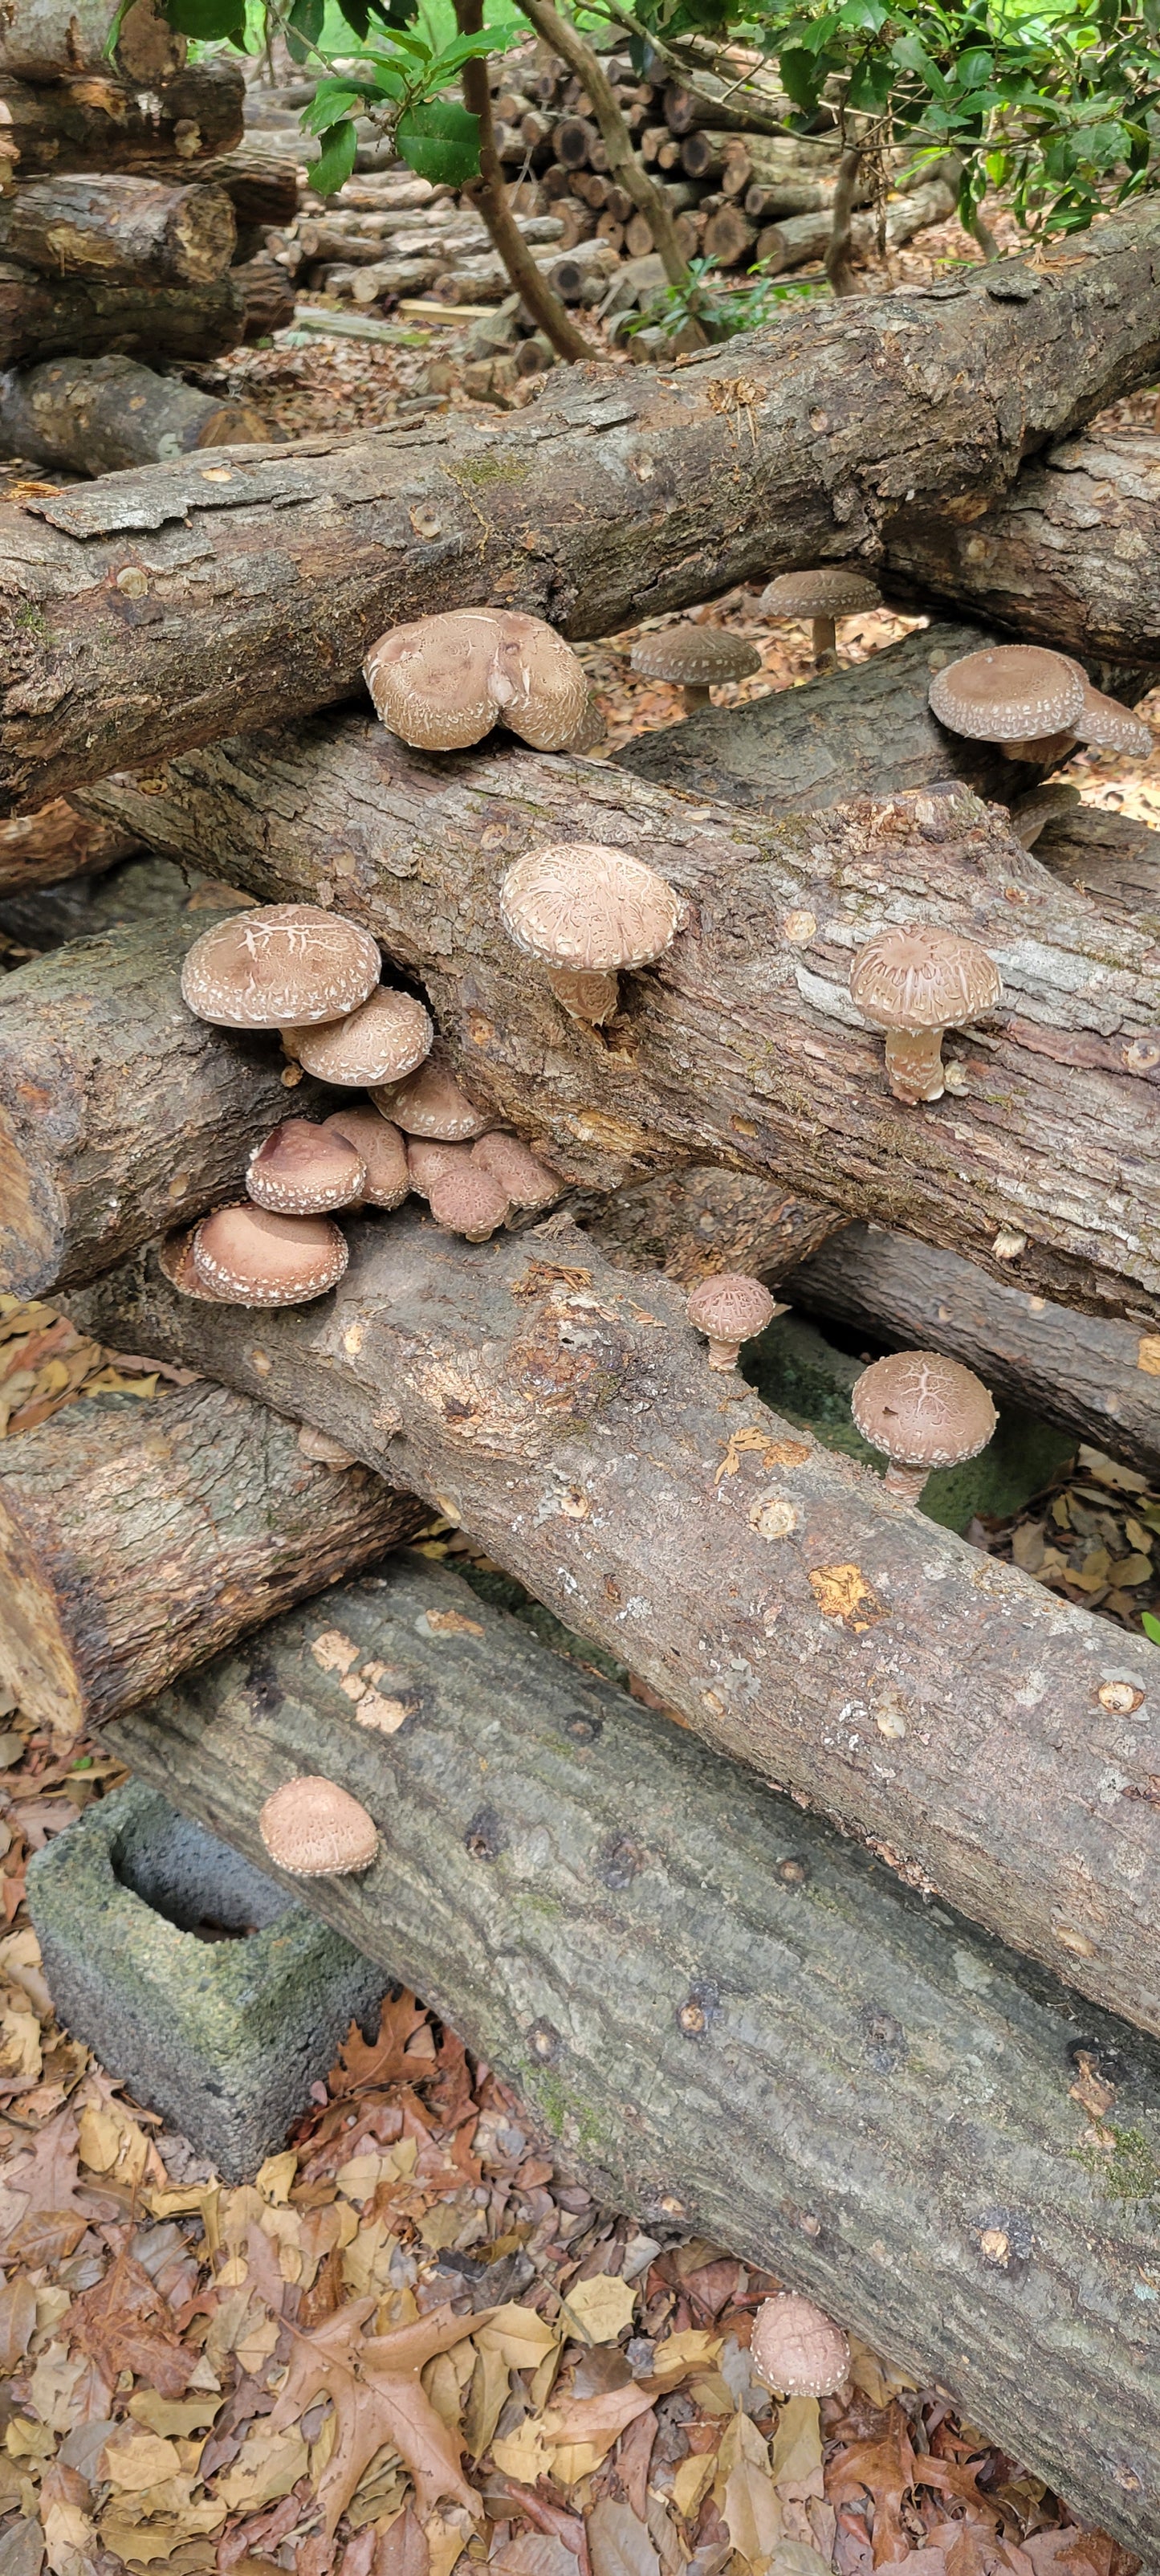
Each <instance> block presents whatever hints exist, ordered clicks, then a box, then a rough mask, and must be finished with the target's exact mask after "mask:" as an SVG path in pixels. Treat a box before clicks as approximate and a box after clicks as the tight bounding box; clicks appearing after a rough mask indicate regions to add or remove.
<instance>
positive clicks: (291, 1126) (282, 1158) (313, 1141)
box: [246, 1118, 366, 1216]
mask: <svg viewBox="0 0 1160 2576" xmlns="http://www.w3.org/2000/svg"><path fill="white" fill-rule="evenodd" d="M365 1180H366V1165H365V1163H364V1162H363V1159H362V1156H361V1154H359V1153H358V1152H357V1150H356V1148H355V1146H354V1145H353V1144H350V1143H348V1141H347V1139H346V1137H344V1136H335V1135H328V1134H327V1131H326V1129H325V1127H312V1126H311V1124H310V1122H309V1120H308V1119H306V1118H285V1119H283V1121H282V1124H281V1126H280V1127H273V1128H271V1130H270V1133H269V1135H268V1136H266V1137H264V1138H263V1140H262V1143H261V1144H260V1145H255V1147H254V1150H253V1152H252V1154H251V1156H250V1160H249V1163H248V1165H247V1168H246V1192H247V1196H248V1197H250V1198H252V1199H253V1201H254V1203H255V1205H256V1206H257V1207H262V1208H273V1209H274V1210H275V1212H276V1214H277V1215H279V1216H323V1215H325V1214H326V1212H327V1210H328V1209H329V1208H341V1207H351V1206H353V1205H354V1203H355V1201H356V1200H357V1199H358V1198H359V1197H360V1195H361V1193H362V1188H363V1183H364V1181H365Z"/></svg>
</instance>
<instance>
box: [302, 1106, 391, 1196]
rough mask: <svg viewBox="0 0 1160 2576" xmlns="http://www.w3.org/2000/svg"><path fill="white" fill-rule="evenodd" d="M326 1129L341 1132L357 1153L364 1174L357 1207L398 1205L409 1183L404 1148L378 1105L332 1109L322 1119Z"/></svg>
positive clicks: (340, 1134) (335, 1133)
mask: <svg viewBox="0 0 1160 2576" xmlns="http://www.w3.org/2000/svg"><path fill="white" fill-rule="evenodd" d="M323 1127H324V1129H325V1130H326V1131H327V1132H332V1133H333V1134H334V1135H336V1136H344V1137H345V1138H346V1140H347V1143H348V1144H350V1145H353V1147H354V1150H355V1152H356V1154H357V1155H358V1156H359V1157H360V1160H361V1162H362V1164H363V1167H364V1171H365V1174H366V1177H365V1179H364V1181H363V1185H362V1188H361V1190H360V1191H359V1194H358V1205H359V1206H360V1207H377V1208H397V1207H401V1206H402V1204H403V1201H404V1199H405V1198H406V1196H407V1193H408V1191H409V1189H410V1187H411V1175H410V1173H409V1171H408V1170H407V1149H406V1146H405V1145H404V1143H403V1139H402V1137H401V1135H400V1133H399V1130H398V1128H397V1127H393V1126H392V1124H391V1121H390V1119H389V1118H384V1116H383V1113H382V1111H381V1109H370V1108H363V1107H362V1106H361V1105H359V1106H357V1107H353V1108H350V1109H336V1110H335V1111H334V1112H333V1114H332V1116H331V1117H329V1118H326V1119H324V1120H323Z"/></svg>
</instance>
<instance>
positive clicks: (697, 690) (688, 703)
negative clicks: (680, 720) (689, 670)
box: [681, 681, 713, 716]
mask: <svg viewBox="0 0 1160 2576" xmlns="http://www.w3.org/2000/svg"><path fill="white" fill-rule="evenodd" d="M681 696H682V697H683V699H684V701H685V714H686V715H687V716H693V715H695V714H696V712H697V709H698V707H708V706H711V705H712V703H713V702H712V699H711V697H710V695H709V690H708V687H707V685H706V686H705V687H700V686H698V687H694V685H693V683H692V681H690V683H689V685H688V687H687V688H685V689H682V691H681Z"/></svg>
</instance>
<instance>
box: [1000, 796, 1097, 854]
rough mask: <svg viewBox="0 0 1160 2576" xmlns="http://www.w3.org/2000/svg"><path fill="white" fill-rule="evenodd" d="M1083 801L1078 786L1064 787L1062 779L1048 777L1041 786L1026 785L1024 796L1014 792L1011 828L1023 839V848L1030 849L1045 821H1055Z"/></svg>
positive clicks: (1018, 837) (1019, 838)
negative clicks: (1050, 779) (1045, 782)
mask: <svg viewBox="0 0 1160 2576" xmlns="http://www.w3.org/2000/svg"><path fill="white" fill-rule="evenodd" d="M1082 803H1083V798H1082V797H1081V795H1080V792H1079V789H1078V787H1065V786H1064V785H1063V783H1062V781H1049V782H1048V784H1047V785H1045V786H1043V787H1032V788H1029V789H1028V792H1027V794H1026V796H1017V797H1016V799H1015V802H1014V804H1013V805H1012V807H1011V829H1012V831H1013V832H1014V834H1015V836H1016V838H1017V839H1018V840H1020V841H1022V843H1023V847H1024V849H1025V850H1029V849H1031V848H1032V846H1033V844H1034V843H1035V842H1036V841H1037V840H1038V838H1039V835H1040V833H1041V832H1042V830H1043V827H1044V825H1045V824H1046V823H1051V822H1054V821H1056V820H1057V818H1058V817H1059V815H1060V814H1066V813H1067V812H1068V811H1069V809H1070V807H1071V806H1073V805H1081V804H1082Z"/></svg>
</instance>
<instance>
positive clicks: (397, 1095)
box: [371, 1057, 488, 1145]
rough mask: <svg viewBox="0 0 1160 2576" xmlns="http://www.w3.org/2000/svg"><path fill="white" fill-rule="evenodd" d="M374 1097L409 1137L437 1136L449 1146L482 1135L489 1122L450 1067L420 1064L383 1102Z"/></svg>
mask: <svg viewBox="0 0 1160 2576" xmlns="http://www.w3.org/2000/svg"><path fill="white" fill-rule="evenodd" d="M371 1098H372V1100H373V1101H374V1104H375V1107H376V1109H378V1108H381V1109H382V1113H383V1116H384V1117H385V1118H393V1120H394V1122H395V1125H396V1127H401V1128H402V1129H403V1132H404V1134H405V1135H407V1136H437V1137H438V1138H439V1139H440V1141H441V1143H443V1144H445V1145H459V1144H464V1143H466V1142H467V1140H468V1139H469V1138H470V1137H472V1136H482V1134H483V1132H484V1129H485V1128H486V1126H487V1124H488V1122H487V1119H486V1118H485V1116H484V1114H483V1111H482V1110H481V1109H476V1108H475V1107H474V1105H473V1103H472V1102H471V1101H470V1100H469V1099H468V1097H467V1093H466V1092H465V1091H461V1090H460V1088H459V1085H458V1083H457V1081H456V1080H455V1076H454V1074H452V1073H449V1072H448V1070H447V1067H446V1065H444V1064H439V1063H432V1061H431V1059H430V1057H428V1060H427V1062H426V1064H423V1065H420V1067H419V1071H418V1073H413V1074H412V1075H411V1077H410V1079H409V1081H407V1082H401V1083H400V1084H399V1086H398V1089H397V1090H396V1091H392V1092H387V1093H385V1094H384V1096H383V1098H382V1100H381V1101H380V1099H379V1094H378V1092H377V1091H372V1093H371Z"/></svg>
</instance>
